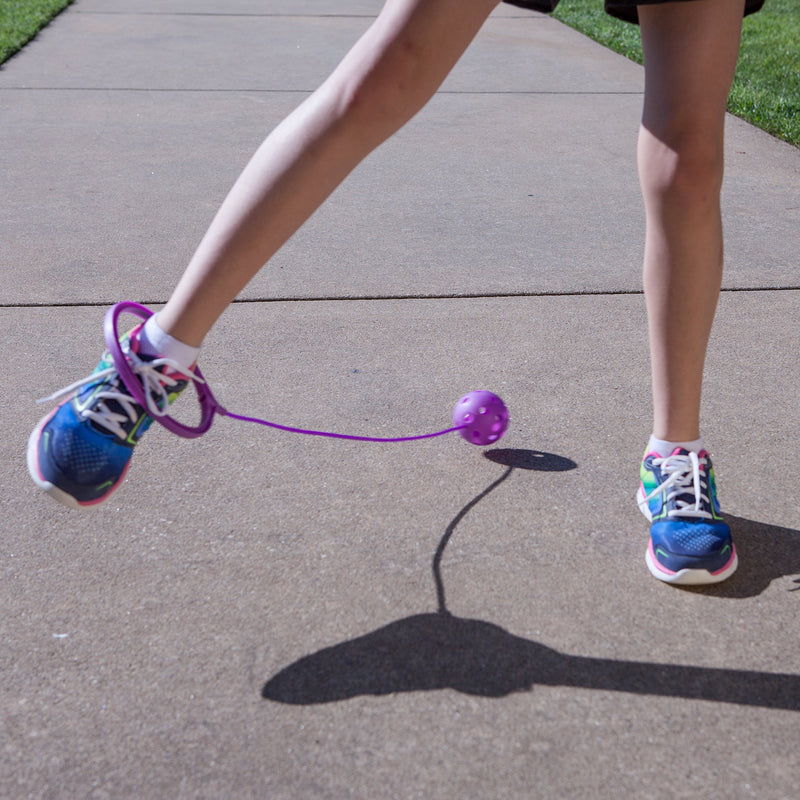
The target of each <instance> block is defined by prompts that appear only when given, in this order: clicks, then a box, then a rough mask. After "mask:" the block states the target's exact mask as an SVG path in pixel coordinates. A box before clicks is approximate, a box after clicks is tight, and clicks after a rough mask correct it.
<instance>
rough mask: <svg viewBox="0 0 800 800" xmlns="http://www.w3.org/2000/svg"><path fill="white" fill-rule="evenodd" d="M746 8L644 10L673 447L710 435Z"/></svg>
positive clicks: (650, 298) (649, 247)
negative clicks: (706, 368)
mask: <svg viewBox="0 0 800 800" xmlns="http://www.w3.org/2000/svg"><path fill="white" fill-rule="evenodd" d="M742 5H743V4H742V3H741V2H733V1H732V0H701V1H700V2H692V3H668V4H666V5H648V6H640V7H639V19H640V23H641V29H642V45H643V48H644V57H645V71H646V78H645V103H644V114H643V119H642V127H641V131H640V136H639V152H638V160H639V173H640V179H641V185H642V191H643V194H644V202H645V210H646V217H647V234H646V241H645V256H644V287H645V296H646V300H647V311H648V320H649V332H650V350H651V364H652V380H653V402H654V434H655V436H656V437H658V438H659V439H665V440H670V441H689V440H693V439H697V438H698V437H699V435H700V431H699V417H700V395H701V385H702V377H703V364H704V360H705V352H706V346H707V343H708V337H709V334H710V331H711V324H712V321H713V318H714V313H715V310H716V304H717V299H718V296H719V289H720V282H721V278H722V224H721V220H720V188H721V184H722V173H723V129H724V120H725V105H726V101H727V97H728V92H729V90H730V84H731V81H732V79H733V73H734V70H735V67H736V58H737V54H738V49H739V39H740V33H741V22H742Z"/></svg>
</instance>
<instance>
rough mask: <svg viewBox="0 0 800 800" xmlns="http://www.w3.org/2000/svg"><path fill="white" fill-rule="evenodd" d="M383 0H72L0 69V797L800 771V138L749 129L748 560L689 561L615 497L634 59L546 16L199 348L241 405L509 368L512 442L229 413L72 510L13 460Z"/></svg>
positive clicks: (764, 781) (389, 408)
mask: <svg viewBox="0 0 800 800" xmlns="http://www.w3.org/2000/svg"><path fill="white" fill-rule="evenodd" d="M379 7H380V3H379V2H378V0H262V1H260V2H259V0H230V1H229V2H224V3H222V2H219V1H218V0H217V1H216V2H215V1H214V0H173V1H172V2H168V0H164V2H158V0H125V2H122V1H121V0H78V2H76V3H75V4H74V5H73V6H71V7H70V8H69V9H68V10H67V11H66V12H65V13H64V14H62V15H61V16H60V17H58V18H57V20H56V21H55V22H54V23H53V24H52V25H51V26H50V27H48V28H47V29H46V30H45V31H44V32H43V33H42V34H41V35H40V36H39V37H38V38H37V39H36V40H35V41H34V42H33V43H31V44H30V45H29V46H28V47H27V48H26V49H25V50H24V51H23V52H22V53H21V54H19V55H18V56H16V57H15V58H13V59H12V60H11V61H9V62H8V63H7V64H6V65H4V67H3V68H2V69H0V141H2V142H3V147H2V148H0V174H2V175H3V176H4V178H5V183H4V188H5V193H4V194H5V202H4V203H3V213H2V215H0V266H1V267H2V271H3V275H5V276H6V278H5V280H4V282H3V289H2V296H0V300H1V301H2V303H1V304H0V336H1V337H2V342H3V344H4V350H3V352H4V357H3V360H2V376H3V385H4V386H5V387H6V393H5V397H6V398H13V401H14V402H13V405H12V404H11V403H9V402H7V403H6V404H5V411H4V414H3V436H2V441H0V456H2V457H1V458H0V475H2V479H3V485H4V486H5V487H6V492H5V493H4V497H3V499H2V501H0V514H2V517H1V519H2V529H3V531H4V536H3V539H2V545H0V553H2V555H1V556H0V558H1V559H2V562H1V563H2V570H3V573H2V581H0V601H1V602H2V608H3V612H4V613H3V615H2V619H1V620H0V640H1V641H2V643H3V646H2V648H0V668H1V669H2V675H3V682H2V689H0V720H2V722H0V725H1V726H2V731H3V744H2V758H0V797H3V798H5V797H8V798H23V797H25V798H29V797H30V798H70V799H71V798H81V797H87V798H167V797H169V798H270V799H271V800H272V798H287V799H288V798H292V800H294V799H295V798H336V800H338V799H339V798H342V797H354V798H392V800H396V799H398V798H417V797H424V798H437V799H438V798H444V799H445V800H449V798H454V799H455V798H458V800H464V798H475V799H476V800H477V799H478V798H481V799H482V798H504V800H505V799H506V798H520V799H522V798H547V799H548V800H549V799H550V798H617V797H619V796H624V795H626V794H627V795H630V796H632V797H636V798H640V797H647V798H674V797H687V798H690V797H691V798H695V797H697V798H699V797H703V798H725V799H726V800H728V799H729V798H750V797H755V798H770V800H771V799H772V798H790V797H795V796H796V794H797V778H798V774H800V773H799V772H798V770H800V755H798V753H799V752H800V749H799V746H800V715H798V713H797V712H798V711H800V664H799V663H798V662H799V661H800V644H798V635H797V619H798V611H800V592H798V591H797V589H798V588H800V587H799V586H798V583H799V582H800V509H799V508H798V503H797V501H796V487H795V483H794V480H793V478H794V472H795V470H796V469H797V468H798V465H797V464H796V463H795V462H796V459H795V458H794V457H793V456H792V455H791V454H792V452H793V451H794V449H795V448H794V446H793V443H794V438H795V435H796V431H797V430H798V427H799V426H800V414H798V408H797V402H796V387H797V385H798V374H797V373H798V371H797V367H796V359H795V353H796V350H797V333H796V328H797V325H796V314H797V311H796V309H797V306H798V303H799V302H800V288H798V287H800V281H798V279H797V276H796V265H797V253H798V244H799V243H800V240H799V239H798V230H799V229H800V228H799V227H798V223H799V222H800V151H798V150H797V149H795V148H792V147H790V146H788V145H785V144H783V143H781V142H778V141H776V140H774V139H772V138H771V137H769V136H767V135H766V134H764V133H762V132H760V131H758V130H755V129H753V128H752V127H750V126H748V125H746V124H744V123H742V122H741V121H739V120H735V119H730V121H729V131H728V152H727V160H728V172H727V180H726V185H725V191H724V199H725V217H726V220H725V221H726V227H727V245H728V247H727V253H728V255H727V256H726V275H725V291H724V292H723V295H722V299H721V303H720V310H719V314H718V318H717V324H716V327H715V332H714V336H713V340H712V343H711V347H710V351H709V357H708V378H707V384H706V394H705V407H704V409H705V415H706V416H705V420H704V433H705V437H706V440H707V442H708V443H709V444H710V446H711V448H712V451H713V453H714V458H715V466H716V468H717V473H718V478H719V481H720V487H721V499H722V503H723V508H724V509H725V510H726V512H728V513H729V514H730V521H731V524H732V527H733V529H734V536H735V538H736V542H737V546H738V549H739V551H740V556H741V562H742V563H741V567H740V569H739V571H738V572H737V574H736V575H735V576H734V577H733V578H732V579H731V580H730V581H729V582H727V583H725V584H722V585H720V586H718V587H712V588H707V589H703V590H695V591H686V590H680V589H675V588H670V587H667V586H664V585H661V584H659V583H658V582H657V581H655V580H654V579H652V578H651V577H650V575H649V573H648V571H647V568H646V567H645V564H644V551H645V547H646V543H647V525H646V522H645V521H644V519H643V518H642V517H641V515H640V514H639V512H638V510H637V508H636V504H635V502H634V501H633V494H634V491H635V488H636V473H637V468H638V467H637V463H638V458H639V456H640V453H641V448H642V446H643V444H644V442H645V440H646V437H647V435H648V434H649V429H648V428H649V419H650V401H649V389H648V366H647V360H646V332H645V317H644V308H643V301H642V298H641V294H640V290H641V281H640V275H639V273H640V260H641V247H642V232H643V214H642V210H641V200H640V196H639V189H638V183H637V178H636V171H635V162H634V150H635V141H636V134H637V124H638V116H639V113H640V106H641V100H642V97H641V90H642V70H641V68H639V67H638V66H636V65H634V64H632V63H630V62H628V61H626V60H625V59H622V58H620V57H618V56H616V55H614V54H612V53H610V52H609V51H607V50H605V49H603V48H601V47H599V46H597V45H595V44H594V43H592V42H590V41H589V40H587V39H586V38H584V37H582V36H580V35H578V34H576V33H575V32H573V31H571V30H569V29H567V28H565V27H564V26H562V25H561V24H559V23H558V22H556V21H555V20H553V19H550V18H547V17H543V16H540V15H537V14H533V13H526V12H523V11H521V10H518V9H513V8H510V7H502V8H500V9H499V10H498V11H497V12H496V13H495V14H494V15H493V16H492V18H491V19H490V20H489V21H488V22H487V24H486V26H485V28H484V30H483V31H482V32H481V34H480V36H479V37H478V39H477V40H476V41H475V43H474V45H473V47H472V48H471V49H470V50H469V51H468V53H467V54H466V56H465V57H464V59H463V60H462V62H461V63H460V64H459V65H458V67H457V68H456V69H455V71H454V72H453V74H452V75H451V76H450V77H449V78H448V80H447V82H446V83H445V84H444V86H443V87H442V89H441V91H440V92H439V93H438V94H437V96H436V97H435V98H434V99H433V101H432V102H431V103H430V105H429V106H428V107H427V108H426V109H425V110H424V111H423V112H422V113H421V114H420V115H419V116H418V117H417V118H416V119H415V120H414V121H412V123H410V124H409V125H408V126H407V127H406V128H405V129H404V130H403V131H402V132H401V133H400V134H399V135H398V136H397V137H396V138H395V139H393V140H392V141H391V142H389V143H388V144H387V145H385V146H384V147H383V148H381V149H380V150H378V151H377V152H376V153H374V154H373V155H372V156H371V157H370V158H369V159H367V161H366V162H365V163H364V164H363V165H362V166H361V167H360V168H359V169H358V170H357V171H356V172H355V173H354V174H353V175H352V176H351V178H350V179H348V181H347V182H346V183H345V184H344V185H343V186H342V187H341V188H340V189H339V190H338V191H337V192H336V193H335V195H334V196H333V198H331V200H330V202H329V203H328V204H327V205H326V206H325V207H324V208H323V209H321V210H320V212H319V213H318V214H317V215H315V216H314V218H313V219H312V220H311V221H310V223H309V224H308V225H307V226H306V227H305V228H304V229H303V231H302V232H301V233H300V234H299V235H298V236H297V237H296V238H295V240H293V241H292V242H291V243H290V245H289V246H287V247H286V248H285V250H284V251H283V252H282V253H281V254H280V255H279V256H278V257H277V258H276V259H275V260H274V262H273V263H272V264H271V265H270V267H269V268H267V269H265V270H264V271H263V272H262V274H260V275H259V276H258V277H257V278H256V279H255V281H253V283H252V284H251V285H250V286H249V287H248V289H247V291H246V292H245V293H244V295H243V298H242V299H243V300H246V301H248V302H243V303H237V304H235V305H234V306H233V307H232V308H231V309H230V310H229V311H228V312H227V313H226V314H225V316H224V317H223V318H222V320H221V322H220V323H219V325H218V326H217V327H216V328H215V329H214V331H213V333H212V335H211V336H210V337H209V340H208V342H207V344H206V347H205V349H204V353H203V358H202V366H203V371H204V373H205V375H206V377H207V378H208V379H209V381H210V382H211V384H212V386H213V388H214V391H215V393H216V394H217V396H218V397H219V399H220V401H221V402H222V403H223V404H224V405H226V406H227V407H228V408H230V410H231V411H234V412H237V413H241V414H246V415H250V416H258V417H264V418H266V419H270V420H274V421H277V422H280V423H283V424H288V425H295V426H298V427H305V428H319V429H327V430H336V431H341V432H346V433H355V434H363V435H374V436H393V435H394V436H400V435H412V434H416V433H425V432H428V431H431V430H436V429H439V428H444V427H447V426H448V424H449V417H450V412H451V409H452V406H453V405H454V404H455V401H456V400H457V399H458V397H459V396H460V395H461V394H463V393H464V392H466V391H468V390H470V389H473V388H479V387H485V388H489V389H492V390H494V391H496V392H497V393H498V394H500V395H501V396H502V397H503V398H504V399H505V401H506V403H507V404H508V406H509V409H510V411H511V416H512V424H511V428H510V430H509V432H508V433H507V435H506V438H505V439H504V440H503V441H502V443H501V444H500V445H499V446H498V447H495V448H489V449H487V450H485V451H482V450H480V449H478V448H474V447H471V446H470V445H468V444H466V443H465V442H463V441H462V440H461V439H460V438H459V437H458V436H455V435H451V436H447V437H444V438H440V439H433V440H428V441H424V442H417V443H406V444H401V445H383V444H363V443H355V442H341V441H332V440H329V439H320V438H311V437H303V436H293V435H290V434H285V433H279V432H273V431H268V430H266V429H261V428H256V427H254V426H248V425H246V424H243V423H239V422H235V421H233V420H230V419H222V420H219V421H218V422H217V423H215V425H214V427H213V428H212V430H211V431H210V432H209V434H208V435H206V436H204V437H203V438H201V439H198V440H194V441H186V440H179V439H177V438H176V437H173V436H171V435H170V434H168V433H167V432H166V431H164V430H162V429H160V428H159V429H154V430H153V431H152V432H150V433H149V434H148V435H147V437H145V439H144V440H143V442H142V444H141V445H140V446H139V449H138V451H137V454H136V457H135V458H134V461H133V466H132V468H131V471H130V474H129V478H128V480H127V482H126V484H125V485H124V486H123V487H122V488H121V489H120V491H119V492H118V493H117V494H116V495H115V496H114V498H113V500H111V501H110V502H109V503H108V504H106V505H105V506H103V507H100V508H98V509H95V510H93V511H91V512H87V513H85V514H80V513H77V512H70V511H67V510H66V509H62V508H61V507H60V506H58V505H57V504H55V503H53V502H52V501H51V500H49V499H48V498H44V497H42V496H40V494H39V492H38V490H37V489H36V488H35V486H34V485H33V483H32V482H31V481H30V479H29V478H28V476H27V472H26V469H25V465H24V450H25V443H26V440H27V436H28V433H29V432H30V430H31V428H32V427H33V426H34V424H35V423H36V421H37V420H38V418H39V416H40V415H41V414H42V413H44V412H43V408H42V407H38V406H36V405H35V404H34V402H33V401H34V399H35V398H37V397H41V396H43V395H47V394H49V393H50V392H52V391H54V390H55V389H58V388H60V387H61V386H64V385H67V384H69V383H71V382H72V381H74V380H76V379H78V378H80V377H83V376H84V375H86V374H88V373H89V372H90V371H91V369H92V368H93V367H94V365H95V363H96V361H97V358H98V356H99V354H100V352H101V351H102V347H103V344H102V331H101V327H102V318H103V314H104V311H105V307H106V306H107V305H108V304H110V303H113V302H115V301H117V300H122V299H131V300H137V301H140V302H147V303H150V304H153V305H157V304H158V303H160V302H163V301H164V300H165V299H166V298H167V296H168V294H169V292H170V290H171V288H172V287H173V285H174V283H175V281H176V280H177V278H178V276H179V275H180V272H181V271H182V269H183V267H184V265H185V263H186V261H187V260H188V258H189V257H190V255H191V253H192V251H193V249H194V247H195V246H196V244H197V242H198V240H199V238H200V236H201V235H202V233H203V231H204V230H205V227H206V226H207V224H208V222H209V221H210V218H211V216H212V215H213V213H214V211H215V210H216V208H217V207H218V205H219V203H220V202H221V200H222V198H223V197H224V195H225V193H226V191H227V190H228V188H229V187H230V185H231V183H232V182H233V180H234V179H235V177H236V175H237V174H238V172H239V171H240V169H241V167H242V166H243V165H244V163H245V162H246V161H247V159H248V158H249V157H250V155H251V153H252V151H253V150H254V149H255V148H256V147H257V146H258V144H259V143H260V141H261V140H262V138H263V136H264V135H265V133H266V132H267V131H268V130H269V129H270V128H271V127H272V126H274V125H275V124H276V122H277V121H279V120H280V119H281V118H282V117H283V116H284V115H285V114H286V113H287V112H288V111H289V110H290V109H291V108H293V107H294V106H295V105H296V104H297V103H298V102H299V101H300V100H302V98H303V97H305V96H306V95H307V93H308V92H310V91H312V90H313V89H314V88H315V87H316V86H317V85H318V84H319V82H320V81H321V80H322V79H323V78H324V77H325V76H326V75H327V73H328V72H329V71H330V69H331V68H332V67H333V66H334V65H335V64H336V62H337V61H338V59H339V58H340V57H341V56H342V55H343V54H344V52H346V50H347V48H348V47H349V46H350V44H351V43H352V42H353V41H355V39H356V38H357V37H358V35H359V34H360V33H361V32H362V31H363V30H364V29H365V28H366V27H367V26H368V25H369V23H370V21H371V19H372V18H374V16H375V14H376V13H377V11H378V10H379ZM12 408H13V413H12V412H11V409H12ZM181 413H182V414H185V415H187V416H186V418H190V417H191V415H192V413H193V409H192V407H191V403H189V404H186V405H185V406H184V407H183V410H182V411H181Z"/></svg>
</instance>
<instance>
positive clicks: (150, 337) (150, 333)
mask: <svg viewBox="0 0 800 800" xmlns="http://www.w3.org/2000/svg"><path fill="white" fill-rule="evenodd" d="M139 352H140V353H142V354H144V355H146V356H160V357H161V358H168V359H170V360H171V361H174V362H175V363H176V364H178V365H180V366H181V367H183V368H184V369H189V368H190V367H192V366H193V365H194V363H195V361H197V356H198V354H199V353H200V348H199V347H192V346H191V345H188V344H184V343H183V342H181V341H179V340H178V339H176V338H175V337H174V336H170V335H169V334H168V333H164V331H163V330H162V329H161V326H160V325H159V324H158V322H157V320H156V314H153V316H152V317H148V319H147V322H145V324H144V326H143V327H142V330H141V331H140V332H139Z"/></svg>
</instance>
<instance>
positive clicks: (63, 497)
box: [26, 406, 128, 511]
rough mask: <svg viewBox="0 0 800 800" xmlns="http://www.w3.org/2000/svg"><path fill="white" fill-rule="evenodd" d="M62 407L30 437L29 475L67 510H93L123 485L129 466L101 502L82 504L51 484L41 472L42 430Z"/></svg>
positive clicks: (28, 450) (48, 416)
mask: <svg viewBox="0 0 800 800" xmlns="http://www.w3.org/2000/svg"><path fill="white" fill-rule="evenodd" d="M59 408H60V406H57V407H56V408H54V409H53V411H52V412H51V413H50V414H48V415H47V416H46V417H44V418H43V419H42V420H41V421H40V422H39V424H38V425H37V426H36V427H35V428H34V429H33V431H32V433H31V435H30V436H29V437H28V448H27V453H26V460H27V462H28V473H29V474H30V476H31V478H32V479H33V482H34V483H35V484H36V485H37V486H38V487H39V488H40V489H42V491H44V492H46V493H47V494H48V495H50V497H52V498H53V499H54V500H56V501H57V502H59V503H61V505H63V506H66V507H67V508H72V509H74V510H76V511H83V510H85V509H88V508H93V507H94V506H96V505H99V504H100V503H102V502H104V501H106V500H108V498H109V497H110V496H111V495H112V494H113V493H114V492H115V491H116V489H117V487H118V486H119V485H120V484H121V483H122V481H123V480H124V478H125V474H126V473H127V471H128V465H126V467H125V470H124V471H123V473H122V475H120V477H119V480H118V481H117V483H116V484H115V485H114V486H113V487H112V489H111V490H110V491H109V492H108V493H107V494H106V495H104V496H103V497H101V498H100V499H99V500H94V501H92V502H89V503H81V502H80V500H76V499H75V498H74V497H73V496H72V495H71V494H68V493H67V492H65V491H64V490H63V489H59V488H58V486H56V485H55V484H53V483H51V482H50V481H48V480H46V479H45V478H44V477H43V476H42V473H41V471H40V470H39V439H40V438H41V435H42V430H43V429H44V426H45V425H47V423H48V422H49V421H50V420H51V419H52V418H53V416H54V415H55V413H56V411H58V409H59Z"/></svg>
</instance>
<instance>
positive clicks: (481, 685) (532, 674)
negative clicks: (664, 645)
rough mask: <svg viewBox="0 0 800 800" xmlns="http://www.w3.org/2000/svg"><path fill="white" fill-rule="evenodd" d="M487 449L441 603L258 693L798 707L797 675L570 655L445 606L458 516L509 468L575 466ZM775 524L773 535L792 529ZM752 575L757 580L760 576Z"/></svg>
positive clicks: (289, 672) (292, 700)
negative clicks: (566, 693) (480, 487)
mask: <svg viewBox="0 0 800 800" xmlns="http://www.w3.org/2000/svg"><path fill="white" fill-rule="evenodd" d="M486 456H487V458H489V459H490V460H492V461H495V462H496V463H501V464H504V465H506V466H508V469H507V470H506V472H505V473H504V474H503V475H502V476H501V477H500V478H498V479H497V480H496V481H494V482H493V483H492V484H491V485H490V486H488V487H487V488H486V489H485V490H484V491H483V492H481V493H480V494H479V495H478V496H477V497H475V498H473V500H471V501H470V502H469V503H468V504H467V505H466V506H464V508H463V509H461V511H459V513H458V514H457V515H456V517H455V518H454V519H453V521H452V522H451V523H450V525H448V527H447V530H446V531H445V533H444V535H443V537H442V539H441V541H440V543H439V547H438V548H437V550H436V555H435V556H434V563H433V572H434V579H435V581H436V589H437V598H438V601H439V611H438V612H437V613H435V614H417V615H415V616H411V617H406V618H404V619H400V620H397V621H396V622H392V623H390V624H388V625H386V626H384V627H382V628H379V629H377V630H375V631H372V632H370V633H368V634H365V635H364V636H360V637H358V638H356V639H352V640H350V641H346V642H342V643H340V644H337V645H333V646H332V647H327V648H324V649H322V650H319V651H318V652H316V653H312V654H311V655H308V656H305V657H303V658H301V659H299V660H298V661H296V662H294V663H293V664H290V665H289V666H287V667H285V668H284V669H283V670H281V671H280V672H278V673H277V674H276V675H275V676H274V677H272V678H271V679H270V680H269V681H268V682H267V683H266V684H265V686H264V687H263V689H262V692H261V694H262V697H263V698H264V699H267V700H272V701H274V702H280V703H288V704H293V705H311V704H317V703H331V702H335V701H339V700H346V699H349V698H353V697H358V696H363V695H377V696H379V695H387V694H393V693H395V692H418V691H429V690H433V689H447V688H449V689H455V690H456V691H459V692H463V693H465V694H471V695H476V696H481V697H505V696H507V695H509V694H511V693H513V692H519V691H530V690H532V689H533V687H534V686H535V685H536V684H539V685H540V686H564V687H575V688H583V689H599V690H606V691H616V692H627V693H630V694H639V695H656V696H663V697H680V698H685V699H692V700H710V701H714V702H721V703H735V704H740V705H747V706H757V707H762V708H775V709H784V710H790V711H800V675H791V674H783V673H768V672H755V671H744V670H731V669H716V668H708V667H690V666H677V665H673V664H659V663H649V662H637V661H622V660H615V659H601V658H588V657H584V656H572V655H569V654H565V653H560V652H558V651H557V650H554V649H552V648H550V647H546V646H545V645H542V644H539V643H538V642H535V641H532V640H529V639H524V638H521V637H519V636H515V635H513V634H511V633H509V632H508V631H506V630H505V629H503V628H501V627H500V626H498V625H494V624H492V623H489V622H484V621H483V620H477V619H463V618H460V617H455V616H453V615H452V614H450V612H449V611H447V608H446V604H445V596H444V585H443V583H442V579H441V572H440V564H441V559H442V555H443V553H444V549H445V547H446V546H447V542H448V541H449V540H450V538H451V536H452V534H453V532H454V530H455V528H456V526H457V525H458V523H459V522H460V521H461V520H462V519H463V518H464V516H465V515H466V514H467V513H468V512H469V511H470V510H471V509H472V508H474V507H475V505H476V504H477V503H479V502H480V501H481V500H483V499H484V498H485V497H486V496H487V495H488V494H489V493H490V492H492V491H493V490H494V489H495V488H497V487H498V486H499V485H500V484H501V483H503V482H504V481H505V480H506V479H507V478H508V477H509V476H510V475H511V473H512V472H513V470H514V469H515V468H520V469H534V470H536V469H540V470H543V471H559V470H566V469H574V468H575V466H577V465H576V464H575V463H574V462H573V461H570V459H566V458H563V457H561V456H553V455H551V454H546V453H536V452H534V451H522V450H506V451H503V450H494V451H491V452H490V453H487V454H486ZM738 522H739V523H740V524H741V523H747V521H746V520H739V521H738ZM749 524H750V525H753V526H758V524H757V523H749ZM780 530H781V535H780V537H779V538H780V541H781V542H784V540H785V538H786V535H787V534H789V533H791V534H796V533H797V532H796V531H784V529H780ZM776 535H777V534H776ZM792 538H794V537H792ZM768 574H770V573H768ZM759 577H760V580H759V581H758V583H759V584H760V583H762V582H763V579H764V577H763V576H759ZM740 591H741V590H740ZM730 596H750V594H749V593H748V592H747V591H745V592H744V593H742V594H740V593H734V594H731V595H730Z"/></svg>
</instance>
